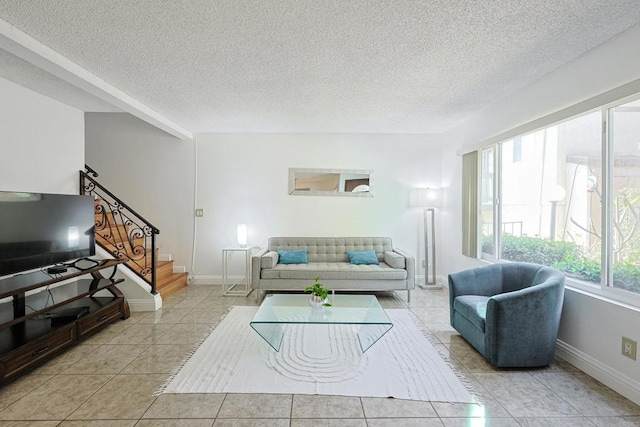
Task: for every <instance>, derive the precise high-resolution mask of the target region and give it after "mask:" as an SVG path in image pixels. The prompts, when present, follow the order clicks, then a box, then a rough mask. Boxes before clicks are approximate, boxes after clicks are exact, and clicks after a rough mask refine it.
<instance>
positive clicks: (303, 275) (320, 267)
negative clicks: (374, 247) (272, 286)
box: [260, 262, 407, 285]
mask: <svg viewBox="0 0 640 427" xmlns="http://www.w3.org/2000/svg"><path fill="white" fill-rule="evenodd" d="M318 276H320V280H321V281H322V280H377V279H383V280H406V279H407V270H404V269H397V268H391V267H389V266H388V265H387V264H385V263H384V262H381V263H380V264H378V265H355V264H350V263H348V262H309V263H308V264H282V263H278V264H277V265H276V266H275V267H274V268H270V269H265V270H262V271H261V272H260V278H262V279H299V280H314V279H315V278H316V277H318ZM301 285H304V283H302V284H301Z"/></svg>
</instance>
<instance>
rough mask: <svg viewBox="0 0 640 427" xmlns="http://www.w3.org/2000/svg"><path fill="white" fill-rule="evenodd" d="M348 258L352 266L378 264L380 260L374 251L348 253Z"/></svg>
mask: <svg viewBox="0 0 640 427" xmlns="http://www.w3.org/2000/svg"><path fill="white" fill-rule="evenodd" d="M347 256H348V257H349V261H350V262H351V264H355V265H363V264H364V265H367V264H376V265H377V264H378V258H377V257H376V252H375V251H374V250H368V251H347Z"/></svg>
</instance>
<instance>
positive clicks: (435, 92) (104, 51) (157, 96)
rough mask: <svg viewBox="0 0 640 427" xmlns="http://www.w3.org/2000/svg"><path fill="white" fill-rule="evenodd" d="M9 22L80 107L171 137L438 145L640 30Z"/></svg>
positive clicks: (74, 6) (311, 6) (391, 13)
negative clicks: (437, 137)
mask: <svg viewBox="0 0 640 427" xmlns="http://www.w3.org/2000/svg"><path fill="white" fill-rule="evenodd" d="M0 19H3V20H4V21H6V23H9V24H11V26H13V27H15V28H16V29H17V30H19V31H20V32H23V33H24V34H25V35H28V37H30V38H33V39H34V40H36V41H38V42H40V43H41V44H42V45H44V47H46V48H47V49H50V51H51V52H54V53H55V54H56V55H59V56H60V57H61V58H63V59H60V58H58V61H53V62H54V65H55V67H58V70H57V71H58V72H59V71H60V70H59V68H60V64H66V67H65V66H63V67H62V68H63V69H64V70H63V73H62V74H63V75H60V74H59V73H58V74H56V70H55V69H54V71H51V70H50V69H47V66H44V67H43V66H42V64H38V62H41V60H35V62H36V65H38V66H39V67H41V68H44V69H45V70H46V71H48V72H49V73H52V72H53V74H55V75H57V76H58V77H59V78H62V80H63V81H64V82H66V84H67V85H72V87H67V88H66V89H64V88H63V89H61V90H59V92H61V93H62V92H65V91H69V92H73V90H74V89H73V87H75V88H76V89H75V90H76V91H77V93H76V94H75V97H76V98H79V97H80V95H79V94H80V93H82V91H84V92H88V93H89V94H90V95H91V96H93V97H94V98H93V100H91V99H90V100H85V101H84V102H86V103H87V106H85V107H82V108H95V109H105V110H107V109H109V105H110V106H112V107H115V108H116V109H121V110H123V111H128V110H127V108H129V109H131V108H132V106H134V107H135V108H133V109H134V110H137V111H138V112H140V111H143V112H144V114H142V116H144V115H145V114H146V115H148V117H147V118H145V120H148V121H149V120H151V122H152V121H153V120H156V121H160V122H163V121H164V123H165V126H166V125H167V124H168V123H172V124H173V125H175V126H174V132H175V129H180V130H182V131H183V133H184V134H187V135H188V134H190V133H198V132H283V133H292V132H300V133H328V132H330V133H442V132H445V131H447V130H449V129H451V128H453V127H455V126H457V125H459V124H460V123H462V122H464V121H465V120H468V119H469V118H470V117H472V116H473V114H475V113H477V112H478V111H479V110H481V109H483V108H485V107H487V106H488V105H490V104H491V103H493V102H495V101H497V100H499V99H501V98H504V97H506V96H508V95H510V94H512V93H514V92H515V91H517V90H519V89H522V88H524V87H525V86H527V85H529V84H531V83H532V82H534V81H536V80H538V79H540V78H541V77H543V76H544V75H546V74H548V73H550V72H552V71H553V70H555V69H557V68H558V67H560V66H562V65H563V64H566V63H568V62H570V61H573V60H575V59H576V58H578V57H579V56H581V55H583V54H584V53H586V52H587V51H589V50H591V49H593V48H594V47H596V46H599V45H600V44H602V43H604V42H606V41H607V40H610V39H612V38H613V37H616V36H617V35H618V34H620V33H622V32H624V31H626V30H628V29H629V28H631V27H632V26H635V25H637V24H638V23H639V22H640V3H639V2H638V0H614V1H609V2H603V1H601V0H497V1H490V2H478V1H472V0H467V1H450V0H401V1H396V2H389V1H385V0H351V1H349V2H344V1H339V0H329V1H323V2H316V1H313V0H269V1H261V2H258V1H247V0H216V1H210V0H173V1H170V2H166V1H160V0H136V1H135V2H132V1H128V0H112V1H104V0H83V1H81V2H79V1H77V0H38V1H25V0H0ZM0 34H1V33H0ZM0 48H4V49H5V50H7V48H6V47H5V46H3V45H2V44H0ZM42 50H43V51H46V49H42ZM8 51H9V52H11V54H13V55H17V56H18V57H20V58H21V59H23V60H25V61H28V62H31V63H33V62H34V59H33V58H26V57H25V56H28V55H27V54H26V53H24V52H23V53H22V54H20V53H18V54H16V53H14V52H12V51H11V50H8ZM51 52H49V53H51ZM53 56H54V57H55V55H53ZM65 60H68V61H69V62H70V63H71V64H69V63H65ZM47 61H50V58H48V59H47ZM9 62H12V61H4V60H3V56H2V55H0V76H3V77H5V76H6V77H5V78H7V79H9V80H11V79H12V78H11V75H12V73H14V74H15V73H16V72H19V71H16V70H19V68H20V67H17V66H16V65H15V63H16V61H13V66H7V63H9ZM9 65H11V64H9ZM45 65H46V64H45ZM50 65H51V64H49V66H50ZM55 67H54V68H55ZM74 67H78V68H74ZM78 69H80V70H84V71H85V72H86V74H84V73H77V72H75V71H77V70H78ZM74 70H75V71H74ZM34 74H35V73H34ZM69 74H72V75H73V74H75V77H73V76H71V77H69ZM87 76H89V77H87ZM91 76H93V77H91ZM14 78H15V77H14ZM40 78H41V79H43V80H44V78H42V77H40ZM78 78H79V79H78ZM87 79H88V80H87ZM33 80H38V78H36V77H34V78H33ZM87 82H88V83H89V84H88V86H87ZM100 82H103V83H104V84H99V83H100ZM31 84H35V83H33V82H32V83H31ZM47 84H48V85H49V89H48V90H49V91H53V92H55V91H54V90H53V89H51V87H52V86H53V85H54V83H52V82H48V83H47ZM43 87H45V88H46V87H47V86H46V85H44V86H43ZM78 88H79V89H78ZM96 88H97V89H96ZM43 90H45V89H43ZM114 94H118V95H119V96H117V97H115V99H113V96H114ZM56 96H59V97H63V95H62V94H57V95H56ZM75 102H76V103H78V104H81V101H79V100H76V101H75ZM105 102H106V105H100V104H101V103H105ZM139 117H140V115H139ZM143 118H144V117H143Z"/></svg>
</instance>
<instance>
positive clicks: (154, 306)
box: [127, 295, 162, 311]
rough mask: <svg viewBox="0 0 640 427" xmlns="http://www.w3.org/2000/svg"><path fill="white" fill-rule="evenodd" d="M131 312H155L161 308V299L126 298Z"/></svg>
mask: <svg viewBox="0 0 640 427" xmlns="http://www.w3.org/2000/svg"><path fill="white" fill-rule="evenodd" d="M127 303H128V304H129V309H130V310H131V311H156V310H158V309H159V308H161V307H162V298H161V297H160V295H155V298H146V299H137V298H127Z"/></svg>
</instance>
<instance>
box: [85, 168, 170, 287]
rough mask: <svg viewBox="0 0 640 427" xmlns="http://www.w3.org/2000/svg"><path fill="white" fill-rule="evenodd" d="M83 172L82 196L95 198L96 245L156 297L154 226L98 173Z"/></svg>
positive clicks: (89, 170) (87, 169) (157, 231)
mask: <svg viewBox="0 0 640 427" xmlns="http://www.w3.org/2000/svg"><path fill="white" fill-rule="evenodd" d="M85 169H86V172H85V171H80V194H88V195H92V196H94V197H95V199H96V204H95V214H96V243H97V244H99V245H100V246H101V247H102V248H104V249H105V250H107V251H108V252H109V253H111V254H112V255H113V256H114V257H115V258H117V259H123V260H125V261H127V262H126V264H124V265H126V266H128V267H129V268H130V269H131V270H132V271H133V272H134V273H136V274H137V275H138V276H139V277H141V278H142V279H143V280H144V281H146V282H147V283H149V285H151V293H152V294H154V295H155V294H156V293H157V291H156V235H157V234H160V230H159V229H158V228H157V227H154V226H153V225H152V224H151V223H150V222H149V221H147V220H146V219H144V218H143V217H142V216H141V215H139V214H138V213H137V212H136V211H134V210H133V209H131V208H130V207H129V206H128V205H127V204H126V203H124V202H123V201H122V200H120V199H119V198H118V197H116V196H115V195H114V194H113V193H111V192H110V191H109V190H107V189H106V188H105V187H103V186H102V185H101V184H100V183H98V182H97V181H96V180H95V178H96V177H97V176H98V174H97V173H96V171H94V170H93V169H91V168H90V167H89V166H87V165H85Z"/></svg>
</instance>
